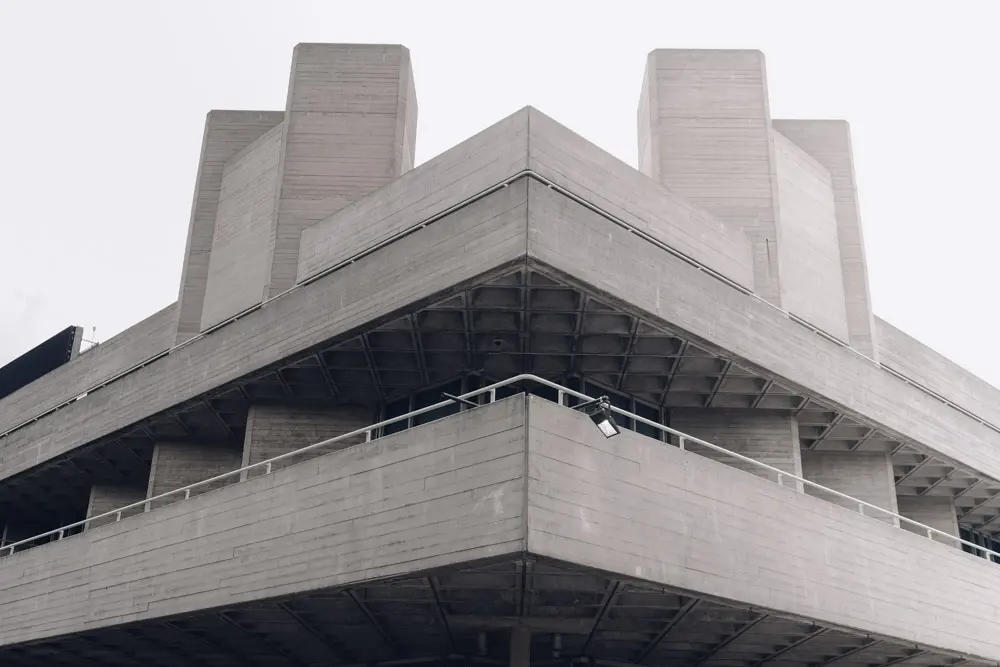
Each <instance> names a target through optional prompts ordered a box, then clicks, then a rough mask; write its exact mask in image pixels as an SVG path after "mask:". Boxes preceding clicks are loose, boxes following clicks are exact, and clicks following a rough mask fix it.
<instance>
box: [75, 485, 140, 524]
mask: <svg viewBox="0 0 1000 667" xmlns="http://www.w3.org/2000/svg"><path fill="white" fill-rule="evenodd" d="M145 497H146V489H144V488H142V487H130V486H115V485H110V484H94V485H93V486H92V487H90V503H88V505H87V518H90V517H92V516H97V515H99V514H104V513H105V512H110V511H111V510H114V509H118V508H119V507H124V506H125V505H131V504H132V503H137V502H139V501H140V500H143V499H144V498H145ZM142 512H143V508H142V507H137V508H135V509H133V510H129V511H127V512H122V518H125V517H127V516H133V515H135V514H141V513H142ZM109 523H115V517H113V516H112V517H108V518H105V519H98V520H97V521H92V522H90V523H88V524H87V527H86V530H90V529H91V528H97V527H98V526H103V525H106V524H109Z"/></svg>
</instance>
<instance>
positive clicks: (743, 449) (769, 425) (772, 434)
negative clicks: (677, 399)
mask: <svg viewBox="0 0 1000 667" xmlns="http://www.w3.org/2000/svg"><path fill="white" fill-rule="evenodd" d="M670 426H671V427H673V428H675V429H677V430H678V431H680V432H682V433H687V434H688V435H693V436H695V437H696V438H701V439H702V440H705V441H707V442H710V443H712V444H714V445H719V446H720V447H724V448H725V449H728V450H730V451H733V452H736V453H737V454H742V455H743V456H746V457H749V458H751V459H754V460H755V461H760V462H761V463H766V464H767V465H769V466H772V467H775V468H778V469H779V470H782V471H784V472H787V473H790V474H792V475H795V476H796V477H801V476H802V458H801V455H800V445H799V424H798V422H797V421H796V420H795V417H794V416H793V415H792V414H791V413H790V412H788V411H785V410H740V409H727V408H706V409H699V408H674V409H671V410H670ZM685 447H686V448H687V449H690V450H691V451H693V452H696V453H698V454H701V455H702V456H705V457H708V458H710V459H713V460H716V461H718V462H719V463H724V464H726V465H728V466H732V467H734V468H738V469H740V470H745V471H746V472H749V473H751V474H754V475H757V476H759V477H764V478H766V479H770V480H771V481H773V482H774V481H777V475H776V474H774V473H771V472H770V471H768V470H764V469H762V468H759V467H757V466H754V465H753V464H751V463H747V462H745V461H740V460H738V459H734V458H733V457H731V456H726V455H725V454H723V453H721V452H716V451H714V450H712V449H709V448H708V447H703V446H699V445H698V444H697V443H693V442H692V443H687V444H686V445H685ZM785 484H788V486H789V487H794V486H795V483H793V482H792V481H791V480H786V481H785Z"/></svg>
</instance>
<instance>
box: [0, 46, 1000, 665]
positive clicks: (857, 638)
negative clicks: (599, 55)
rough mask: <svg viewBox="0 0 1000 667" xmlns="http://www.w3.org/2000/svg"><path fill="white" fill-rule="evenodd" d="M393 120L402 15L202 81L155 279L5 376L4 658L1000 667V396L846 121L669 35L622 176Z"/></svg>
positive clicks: (1, 459)
mask: <svg viewBox="0 0 1000 667" xmlns="http://www.w3.org/2000/svg"><path fill="white" fill-rule="evenodd" d="M635 74H636V75H638V72H636V73H635ZM416 125H417V103H416V93H415V86H414V79H413V75H412V71H411V66H410V55H409V52H408V51H407V50H406V49H405V48H403V47H401V46H392V45H347V44H301V45H299V46H298V47H296V49H295V51H294V54H293V58H292V70H291V78H290V82H289V87H288V97H287V100H286V102H285V108H284V110H283V111H241V110H235V111H211V112H209V114H208V117H207V119H206V123H205V134H204V139H203V144H202V151H201V157H200V164H199V169H198V177H197V181H196V184H195V192H194V202H193V205H192V211H191V219H190V227H189V233H188V243H187V249H186V251H185V256H184V258H183V274H182V280H181V285H180V289H179V293H178V300H177V302H176V303H174V304H171V305H169V306H167V307H166V308H164V309H163V310H161V311H159V312H158V313H156V314H155V315H153V316H152V317H150V318H148V319H146V320H144V321H143V322H140V323H139V324H137V325H135V326H134V327H132V328H131V329H128V330H127V331H125V332H124V333H122V334H120V335H119V336H116V337H115V338H113V339H112V340H109V341H107V342H106V343H103V344H101V345H99V346H97V347H93V348H91V349H89V350H85V351H83V352H81V353H79V354H75V355H72V358H71V359H69V361H67V362H66V363H62V364H61V365H58V366H57V367H54V370H51V371H50V372H48V373H47V374H45V375H42V376H41V377H40V378H38V379H35V380H34V381H31V382H29V383H27V384H25V385H24V386H22V387H21V388H20V389H17V390H16V391H13V392H12V393H10V394H9V395H7V396H5V397H4V398H2V399H0V529H2V534H0V540H2V541H0V665H4V666H5V667H6V666H8V665H9V666H10V667H33V666H46V667H47V666H50V665H52V666H57V667H58V666H67V667H71V666H77V665H80V666H85V667H90V666H110V667H139V666H142V667H146V666H149V667H180V666H185V667H186V666H189V665H192V666H195V667H238V666H243V665H249V666H260V667H285V666H288V667H321V666H340V665H356V666H358V667H361V666H364V667H393V666H399V665H429V666H431V667H468V666H470V665H481V666H487V667H488V666H500V665H507V664H510V665H513V666H515V667H528V666H529V665H534V666H536V667H543V666H545V667H596V666H602V667H633V666H642V667H685V666H688V667H761V666H763V665H768V666H772V667H795V666H799V665H801V666H806V665H808V666H810V667H823V666H825V665H831V664H836V665H837V667H890V666H895V665H904V666H905V667H950V666H957V665H968V666H969V667H987V666H988V665H996V664H997V663H998V662H1000V631H998V628H1000V596H998V595H997V591H998V590H1000V567H997V566H996V564H995V562H993V561H996V560H998V559H1000V555H995V554H996V552H995V551H994V549H995V548H996V545H997V542H995V541H994V540H995V535H996V533H997V532H1000V482H998V481H997V480H998V479H1000V392H998V391H997V390H996V389H994V388H993V387H992V386H990V385H988V384H987V383H985V382H984V381H982V380H980V379H978V378H976V377H975V376H973V375H971V374H970V373H968V372H966V371H964V370H963V369H961V368H959V367H958V366H957V365H955V364H954V363H952V362H950V361H949V360H947V359H945V358H944V357H942V356H941V355H939V354H937V353H935V352H934V351H933V350H930V349H928V348H927V347H925V346H923V345H922V344H921V343H919V342H917V341H916V340H914V339H912V338H910V337H909V336H907V335H906V334H905V333H903V332H901V331H899V330H897V329H895V328H893V327H892V326H891V325H889V324H887V323H885V322H884V321H882V320H880V319H879V318H878V317H876V316H874V315H873V314H872V310H871V300H870V297H869V289H868V277H867V267H866V260H865V251H864V243H863V239H862V232H861V217H860V214H859V210H858V198H857V188H856V183H855V178H854V166H853V162H852V153H851V139H850V132H849V128H848V126H847V124H846V123H844V122H842V121H831V120H778V119H772V118H771V117H770V112H769V107H768V90H767V84H766V76H765V70H764V60H763V56H762V55H761V54H760V53H759V52H757V51H701V50H672V49H664V50H657V51H654V52H652V53H651V54H650V55H649V58H648V61H647V63H646V72H645V79H644V83H643V88H642V94H641V98H640V100H639V107H638V139H639V147H638V148H639V160H638V163H639V167H640V168H639V170H636V169H633V168H632V167H631V166H629V165H627V164H624V163H622V162H620V161H619V160H617V159H615V158H614V157H612V156H610V155H608V154H607V153H605V152H604V151H603V150H601V149H600V148H598V147H596V146H594V145H593V144H591V143H589V142H587V140H586V139H584V138H582V137H580V136H577V135H576V134H574V133H573V132H571V131H569V130H568V129H566V128H565V127H563V126H562V125H560V124H559V123H558V122H556V121H555V120H553V119H551V118H549V117H547V116H545V115H544V114H542V113H540V112H538V111H536V110H535V109H532V108H530V107H528V108H524V109H521V110H520V111H517V112H515V113H513V114H512V115H510V116H508V117H507V118H504V119H503V120H500V121H499V122H498V123H496V124H495V125H493V126H491V127H488V128H486V129H485V130H483V131H482V132H480V133H479V134H477V135H475V136H473V137H471V138H469V139H467V140H466V141H464V142H462V143H460V144H459V145H457V146H455V147H454V148H452V149H450V150H448V151H446V152H445V153H442V154H441V155H439V156H437V157H435V158H433V159H431V160H430V161H428V162H426V163H424V164H422V165H420V166H419V167H415V168H414V166H413V161H414V160H413V155H414V142H415V139H416ZM511 378H515V380H513V381H512V380H511ZM496 383H500V385H499V386H493V385H495V384H496ZM446 395H449V396H464V397H467V400H463V401H453V400H451V399H449V398H447V397H446ZM586 397H591V398H597V397H607V399H606V404H605V403H602V402H597V403H588V404H587V405H586V406H581V401H585V400H586ZM588 415H589V416H588ZM609 415H610V416H611V417H612V419H613V420H614V422H615V424H616V425H617V429H618V430H619V431H620V433H619V434H617V435H614V437H610V438H609V437H606V436H605V434H604V433H602V431H601V430H599V429H598V427H597V423H601V424H603V425H604V426H605V427H606V428H608V429H610V430H609V433H613V429H612V428H611V425H610V422H607V417H608V416H609ZM380 422H389V423H380ZM312 445H316V446H315V447H311V446H312ZM306 447H311V448H310V449H306V450H305V451H300V450H302V449H303V448H306ZM88 519H92V520H88Z"/></svg>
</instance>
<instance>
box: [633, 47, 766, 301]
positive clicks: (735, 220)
mask: <svg viewBox="0 0 1000 667" xmlns="http://www.w3.org/2000/svg"><path fill="white" fill-rule="evenodd" d="M638 136H639V170H640V171H642V172H643V173H644V174H647V175H648V176H649V177H650V178H653V179H654V180H657V181H659V182H660V183H663V184H664V185H666V186H667V187H668V188H669V189H670V190H672V191H673V192H676V193H677V194H679V195H680V196H681V197H683V198H684V199H686V200H688V201H690V202H691V203H692V204H694V205H696V206H700V207H702V208H704V209H705V210H707V211H708V212H709V213H711V214H712V215H714V216H715V217H717V218H718V219H720V220H722V221H723V222H725V223H728V224H730V225H733V226H734V227H735V228H737V229H741V230H743V231H744V232H745V233H746V234H747V235H748V236H749V238H750V241H751V244H752V247H753V261H754V292H756V293H757V294H759V295H760V296H761V297H762V298H764V299H766V300H768V301H770V302H771V303H773V304H776V305H781V290H780V284H781V278H780V275H779V274H780V270H779V262H778V254H777V253H778V247H779V246H780V244H781V239H780V236H779V230H778V183H777V175H776V172H775V160H774V146H773V142H772V135H771V116H770V111H769V109H768V99H767V76H766V74H765V70H764V54H762V53H761V52H760V51H750V50H708V49H694V50H692V49H657V50H655V51H652V52H650V54H649V57H648V58H647V61H646V73H645V77H644V79H643V88H642V96H641V98H640V101H639V112H638Z"/></svg>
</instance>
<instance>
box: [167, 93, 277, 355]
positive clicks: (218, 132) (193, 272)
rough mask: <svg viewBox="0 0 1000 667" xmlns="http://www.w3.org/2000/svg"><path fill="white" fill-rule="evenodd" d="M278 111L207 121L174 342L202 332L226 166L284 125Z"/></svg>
mask: <svg viewBox="0 0 1000 667" xmlns="http://www.w3.org/2000/svg"><path fill="white" fill-rule="evenodd" d="M283 116H284V114H283V113H282V112H280V111H210V112H209V114H208V117H207V118H206V119H205V134H204V137H203V138H202V143H201V158H200V159H199V162H198V178H197V181H196V182H195V188H194V202H193V203H192V204H191V222H190V224H189V226H188V238H187V247H186V248H185V250H184V263H183V268H182V270H181V286H180V293H179V295H178V297H177V299H178V303H179V304H180V305H179V312H178V319H177V332H176V342H178V343H180V342H183V341H185V340H187V339H188V338H190V337H192V336H194V335H197V334H198V332H199V331H201V320H202V310H203V308H204V303H205V292H206V289H207V287H208V275H209V264H210V261H211V257H212V245H213V238H214V236H215V222H216V217H217V215H218V209H219V197H220V192H221V188H222V175H223V171H224V169H225V165H226V162H227V161H228V160H229V159H230V158H232V157H233V156H235V155H236V154H237V153H239V152H240V151H242V150H243V149H245V148H246V147H247V146H249V145H250V144H252V143H253V142H254V141H256V140H257V139H259V138H260V137H261V135H263V134H265V133H266V132H268V131H269V130H270V129H272V128H273V127H275V126H276V125H278V124H279V123H280V122H281V119H282V117H283Z"/></svg>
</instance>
